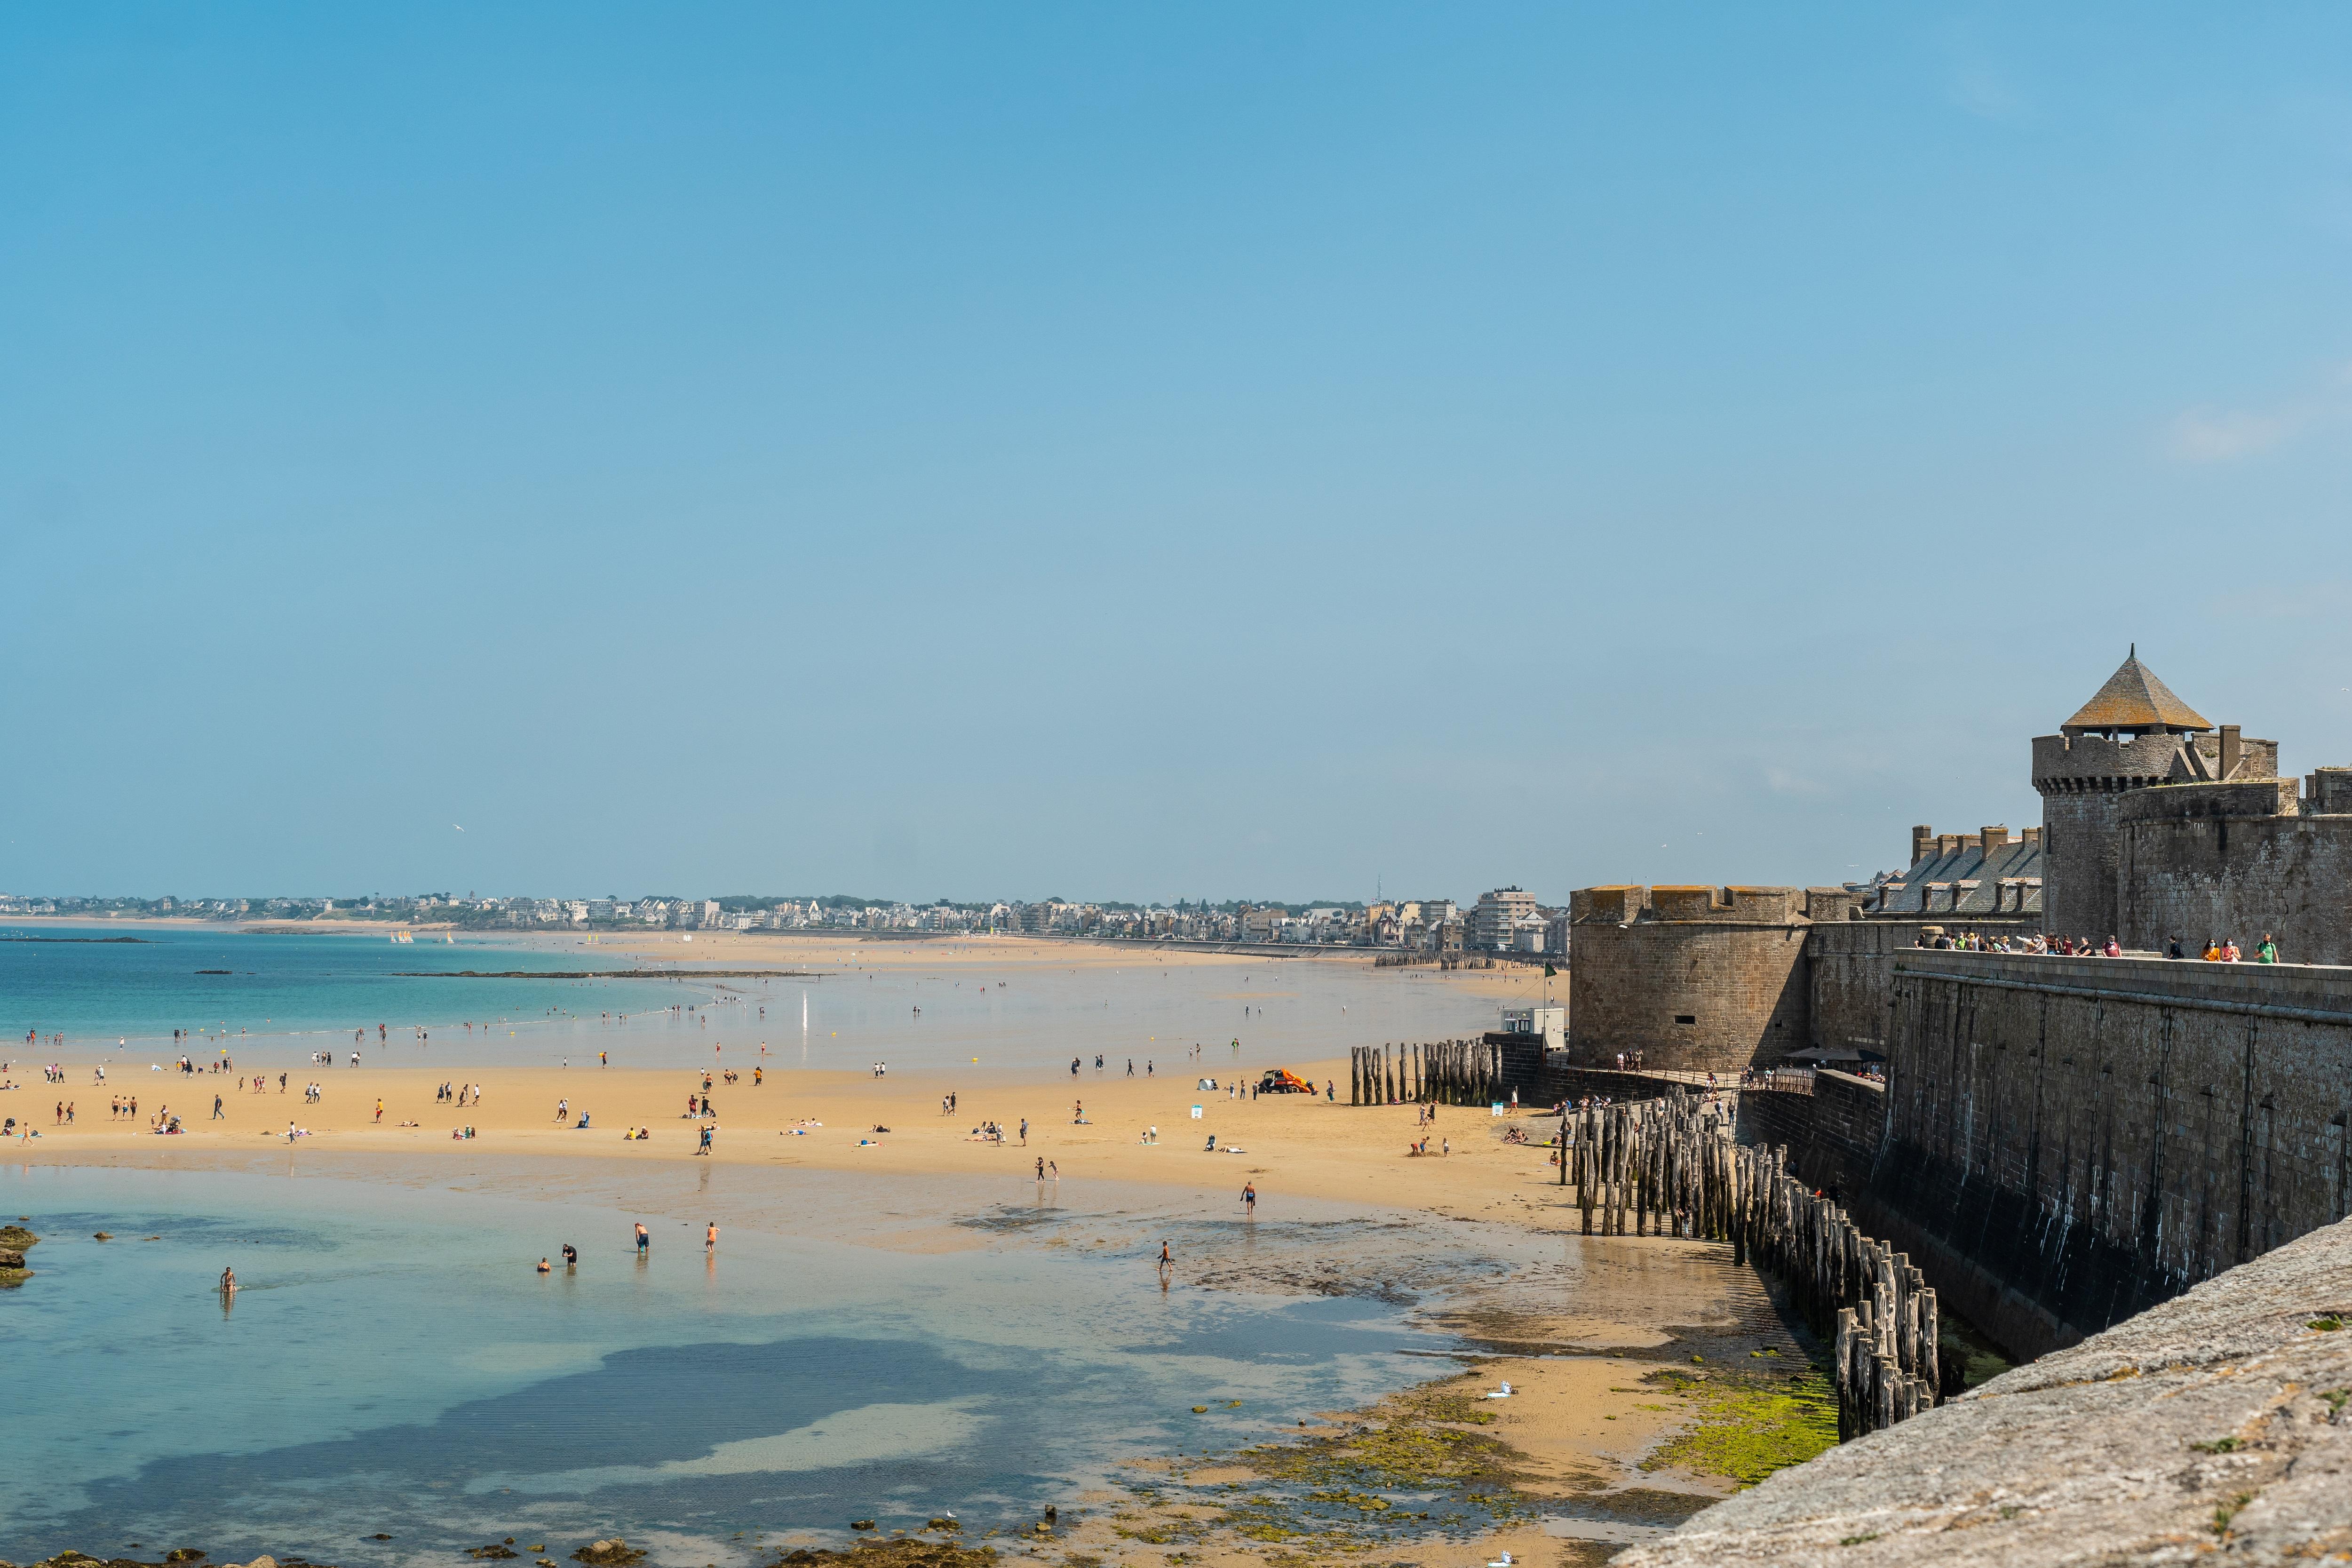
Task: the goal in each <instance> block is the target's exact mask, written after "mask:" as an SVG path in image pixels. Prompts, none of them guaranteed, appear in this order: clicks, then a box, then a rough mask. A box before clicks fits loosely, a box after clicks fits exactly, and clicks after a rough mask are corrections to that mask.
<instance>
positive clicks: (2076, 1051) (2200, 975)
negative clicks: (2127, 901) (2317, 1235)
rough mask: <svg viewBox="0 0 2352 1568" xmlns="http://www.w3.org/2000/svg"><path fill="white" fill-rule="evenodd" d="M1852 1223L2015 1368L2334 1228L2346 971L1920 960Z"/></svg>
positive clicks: (2343, 1145) (2351, 1003)
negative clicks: (1898, 1255)
mask: <svg viewBox="0 0 2352 1568" xmlns="http://www.w3.org/2000/svg"><path fill="white" fill-rule="evenodd" d="M1893 996H1894V1007H1893V1026H1892V1028H1891V1030H1890V1047H1891V1048H1890V1050H1889V1052H1888V1056H1889V1062H1888V1077H1889V1082H1890V1089H1889V1099H1888V1110H1887V1129H1886V1134H1885V1141H1884V1144H1883V1147H1882V1149H1881V1152H1880V1153H1879V1155H1878V1158H1877V1161H1876V1164H1875V1167H1874V1171H1873V1173H1872V1180H1871V1183H1870V1186H1869V1190H1868V1194H1867V1201H1866V1202H1864V1203H1861V1204H1857V1205H1855V1209H1856V1219H1857V1221H1858V1222H1860V1223H1864V1224H1865V1225H1867V1226H1869V1227H1870V1228H1871V1230H1872V1231H1873V1233H1874V1234H1876V1235H1879V1236H1882V1237H1886V1238H1887V1239H1888V1240H1890V1241H1892V1242H1893V1243H1894V1244H1895V1245H1896V1246H1898V1247H1904V1248H1905V1249H1906V1250H1908V1251H1909V1252H1910V1253H1911V1254H1912V1256H1913V1259H1914V1261H1915V1262H1916V1263H1917V1264H1918V1265H1919V1266H1920V1267H1921V1268H1925V1269H1926V1270H1927V1274H1928V1278H1929V1279H1930V1280H1931V1281H1932V1282H1933V1283H1934V1284H1935V1285H1936V1286H1937V1289H1938V1290H1939V1291H1940V1292H1942V1293H1943V1294H1944V1296H1945V1298H1946V1299H1947V1300H1948V1301H1950V1302H1951V1304H1952V1305H1953V1306H1954V1307H1955V1308H1957V1310H1959V1311H1960V1313H1961V1314H1962V1315H1964V1316H1966V1317H1968V1318H1969V1319H1970V1320H1972V1321H1975V1322H1977V1323H1978V1324H1979V1325H1980V1326H1981V1327H1983V1328H1984V1329H1985V1331H1987V1332H1988V1333H1990V1334H1991V1335H1992V1337H1993V1338H1995V1339H1996V1340H1998V1341H2000V1342H2001V1343H2003V1344H2004V1345H2007V1346H2009V1347H2010V1348H2011V1349H2012V1350H2015V1351H2017V1352H2021V1353H2024V1354H2029V1355H2030V1354H2038V1353H2040V1352H2043V1351H2046V1350H2048V1349H2050V1348H2052V1347H2053V1346H2057V1345H2063V1344H2067V1343H2071V1342H2074V1341H2075V1340H2078V1339H2080V1338H2082V1337H2083V1336H2084V1335H2086V1334H2090V1333H2095V1332H2097V1331H2100V1330H2102V1329H2104V1328H2105V1327H2107V1326H2108V1325H2110V1324H2112V1323H2115V1322H2118V1321H2122V1320H2123V1319H2124V1318H2126V1317H2128V1316H2130V1315H2131V1314H2132V1313H2134V1312H2137V1311H2140V1310H2145V1309H2146V1308H2147V1307H2148V1306H2150V1305H2153V1304H2154V1303H2155V1302H2157V1301H2158V1300H2164V1299H2165V1298H2167V1297H2168V1296H2171V1295H2173V1294H2176V1293H2177V1292H2179V1291H2180V1290H2182V1289H2186V1288H2188V1287H2189V1286H2190V1285H2192V1284H2194V1283H2196V1282H2197V1281H2199V1280H2200V1279H2208V1278H2210V1277H2211V1276H2213V1275H2215V1274H2217V1273H2219V1272H2221V1270H2222V1269H2224V1268H2229V1267H2231V1266H2232V1265H2234V1264H2236V1263H2239V1262H2242V1261H2243V1260H2245V1259H2247V1258H2253V1257H2257V1256H2259V1255H2261V1254H2262V1253H2264V1252H2267V1251H2269V1250H2270V1249H2272V1248H2273V1247H2280V1246H2282V1245H2284V1244H2285V1243H2286V1242H2288V1241H2290V1240H2293V1239H2294V1237H2298V1236H2301V1235H2304V1234H2305V1233H2306V1232H2308V1231H2310V1230H2313V1229H2315V1227H2317V1226H2322V1225H2326V1224H2327V1223H2329V1222H2330V1221H2332V1220H2335V1219H2337V1218H2340V1217H2342V1216H2343V1215H2344V1214H2345V1213H2346V1203H2347V1188H2352V1169H2347V1139H2346V1136H2345V1132H2346V1121H2347V1111H2352V971H2345V970H2326V969H2312V968H2303V967H2297V966H2290V965H2282V966H2275V967H2273V966H2268V965H2261V966H2257V965H2252V964H2236V965H2226V966H2225V965H2221V964H2207V963H2193V962H2192V963H2166V962H2164V961H2162V960H2158V959H2058V958H2025V957H2006V956H2002V955H1999V954H1990V953H1969V952H1908V953H1904V954H1901V955H1899V956H1898V957H1897V958H1896V959H1895V963H1894V973H1893Z"/></svg>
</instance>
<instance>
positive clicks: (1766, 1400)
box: [1642, 1370, 1838, 1487]
mask: <svg viewBox="0 0 2352 1568" xmlns="http://www.w3.org/2000/svg"><path fill="white" fill-rule="evenodd" d="M1644 1381H1645V1382H1647V1383H1649V1384H1651V1385H1652V1386H1653V1387H1655V1388H1657V1389H1659V1390H1661V1391H1662V1392H1664V1393H1669V1394H1680V1395H1681V1396H1682V1397H1683V1398H1684V1399H1685V1401H1687V1402H1688V1403H1689V1405H1690V1406H1691V1409H1692V1411H1693V1413H1694V1414H1695V1415H1696V1416H1697V1419H1696V1421H1694V1422H1693V1423H1692V1424H1691V1425H1690V1426H1687V1427H1685V1428H1684V1429H1683V1430H1682V1431H1681V1432H1679V1433H1677V1434H1675V1436H1673V1437H1670V1438H1668V1439H1667V1440H1666V1441H1665V1442H1664V1443H1663V1444H1661V1445H1659V1447H1658V1448H1657V1450H1656V1452H1654V1453H1653V1454H1652V1455H1651V1456H1650V1457H1649V1458H1646V1459H1644V1460H1643V1461H1642V1468H1643V1469H1645V1470H1661V1469H1665V1468H1669V1467H1673V1466H1679V1467H1681V1468H1684V1469H1688V1470H1696V1471H1697V1472H1698V1473H1700V1474H1702V1475H1710V1476H1723V1477H1726V1478H1727V1479H1731V1480H1735V1481H1738V1483H1739V1484H1740V1485H1741V1486H1742V1487H1752V1486H1754V1485H1755V1484H1756V1483H1757V1482H1759V1481H1760V1480H1762V1479H1764V1478H1765V1477H1767V1476H1769V1475H1770V1474H1771V1473H1772V1472H1773V1471H1775V1470H1780V1469H1786V1468H1788V1467H1789V1466H1790V1465H1801V1464H1803V1463H1804V1462H1805V1461H1806V1460H1807V1459H1810V1458H1812V1457H1813V1456H1814V1455H1816V1454H1820V1453H1822V1452H1825V1451H1826V1450H1828V1449H1831V1448H1834V1447H1837V1440H1838V1433H1837V1394H1836V1391H1835V1390H1834V1389H1832V1387H1831V1386H1830V1382H1829V1379H1828V1378H1827V1377H1825V1376H1823V1375H1822V1373H1820V1372H1817V1371H1810V1370H1809V1371H1806V1372H1801V1373H1796V1374H1794V1375H1783V1374H1770V1373H1738V1372H1717V1373H1711V1374H1708V1375H1704V1376H1694V1375H1692V1374H1691V1373H1685V1372H1665V1371H1661V1372H1654V1373H1650V1374H1649V1375H1648V1377H1647V1378H1646V1379H1644Z"/></svg>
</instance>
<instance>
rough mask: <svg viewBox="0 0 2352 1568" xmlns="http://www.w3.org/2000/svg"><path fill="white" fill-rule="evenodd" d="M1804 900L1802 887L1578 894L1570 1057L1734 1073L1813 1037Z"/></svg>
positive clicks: (1573, 912) (1573, 908)
mask: <svg viewBox="0 0 2352 1568" xmlns="http://www.w3.org/2000/svg"><path fill="white" fill-rule="evenodd" d="M1805 907H1806V894H1805V891H1804V889H1798V888H1722V889H1717V888H1707V887H1650V888H1642V887H1612V888H1586V889H1579V890H1577V891H1576V892H1574V893H1572V894H1570V905H1569V910H1570V931H1571V933H1572V934H1571V938H1570V940H1571V942H1572V943H1573V945H1574V950H1575V955H1576V956H1575V960H1574V962H1573V963H1571V965H1570V969H1569V1009H1568V1019H1569V1058H1570V1061H1571V1062H1573V1063H1576V1064H1579V1065H1584V1066H1596V1067H1597V1066H1600V1065H1601V1064H1603V1063H1611V1062H1613V1061H1614V1060H1615V1058H1616V1054H1617V1053H1618V1052H1620V1051H1627V1052H1632V1051H1639V1052H1641V1053H1642V1055H1643V1066H1645V1067H1650V1068H1669V1069H1673V1070H1677V1071H1697V1072H1717V1073H1736V1072H1738V1071H1739V1070H1740V1069H1741V1068H1746V1067H1749V1066H1753V1065H1757V1064H1761V1063H1765V1062H1772V1061H1778V1060H1780V1058H1782V1057H1784V1056H1786V1055H1787V1054H1788V1053H1789V1052H1790V1051H1792V1050H1795V1049H1797V1048H1798V1047H1801V1046H1803V1045H1805V1044H1806V1043H1807V1042H1808V1041H1809V1040H1810V1038H1811V1034H1810V1025H1809V1021H1808V1015H1807V1008H1808V996H1807V986H1806V983H1805V974H1804V953H1805V931H1806V929H1807V928H1808V926H1809V925H1810V924H1811V921H1810V918H1809V917H1808V916H1807V915H1806V913H1805Z"/></svg>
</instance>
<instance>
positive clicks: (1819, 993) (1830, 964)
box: [1805, 915, 2042, 1056]
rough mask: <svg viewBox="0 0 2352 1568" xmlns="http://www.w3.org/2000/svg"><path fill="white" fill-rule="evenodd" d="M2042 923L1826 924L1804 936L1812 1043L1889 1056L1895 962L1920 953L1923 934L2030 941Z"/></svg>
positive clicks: (1952, 919)
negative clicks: (2006, 936) (1975, 933)
mask: <svg viewBox="0 0 2352 1568" xmlns="http://www.w3.org/2000/svg"><path fill="white" fill-rule="evenodd" d="M2041 924H2042V922H2041V921H2039V920H2036V919H2034V918H2032V917H2031V916H2027V917H2021V918H2020V917H2011V918H2009V919H1985V918H1979V917H1974V916H1952V915H1947V916H1941V917H1938V916H1934V915H1923V916H1920V917H1918V918H1916V919H1908V920H1903V919H1886V918H1883V917H1876V916H1874V917H1873V918H1871V919H1869V920H1859V921H1822V922H1819V923H1817V924H1815V925H1814V926H1812V927H1811V929H1810V930H1808V931H1806V933H1805V959H1806V963H1807V966H1808V971H1809V972H1808V974H1807V982H1806V983H1807V984H1808V986H1809V987H1810V990H1811V995H1810V997H1809V1006H1808V1014H1809V1019H1808V1021H1809V1023H1810V1026H1811V1030H1812V1040H1811V1043H1812V1044H1814V1045H1816V1046H1821V1047H1826V1048H1828V1049H1830V1050H1863V1051H1874V1052H1876V1053H1877V1054H1878V1055H1880V1056H1884V1055H1885V1054H1886V1019H1887V1005H1888V1004H1889V1003H1890V1002H1891V1001H1892V1000H1893V997H1894V978H1895V960H1896V959H1897V958H1899V957H1900V956H1902V955H1903V954H1905V953H1908V952H1917V951H1919V933H1920V932H1921V931H1926V930H1927V929H1928V928H1930V927H1933V928H1935V929H1937V930H1939V931H1980V932H1982V933H1984V934H1985V935H1986V936H1987V937H1993V936H2000V935H2003V934H2012V935H2018V936H2028V935H2031V934H2032V933H2033V932H2034V931H2039V930H2040V929H2041Z"/></svg>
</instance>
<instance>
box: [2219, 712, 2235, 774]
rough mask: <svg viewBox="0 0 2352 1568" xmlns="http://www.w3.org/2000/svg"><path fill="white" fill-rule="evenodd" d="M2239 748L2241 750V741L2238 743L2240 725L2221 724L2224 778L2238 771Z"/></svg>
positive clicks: (2222, 770)
mask: <svg viewBox="0 0 2352 1568" xmlns="http://www.w3.org/2000/svg"><path fill="white" fill-rule="evenodd" d="M2239 750H2240V747H2239V743H2238V727H2237V726H2236V725H2235V724H2224V725H2222V726H2221V776H2222V777H2223V778H2224V779H2226V778H2228V777H2229V776H2230V775H2231V773H2236V772H2237V771H2238V754H2239Z"/></svg>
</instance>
